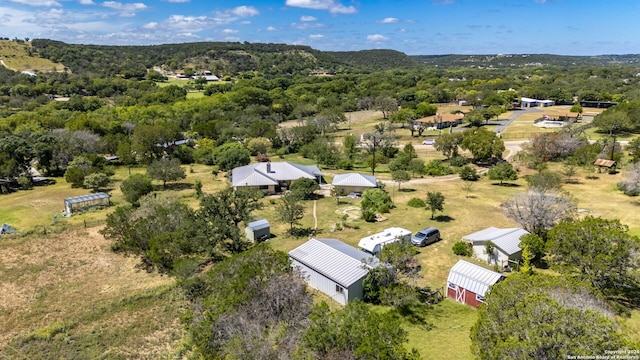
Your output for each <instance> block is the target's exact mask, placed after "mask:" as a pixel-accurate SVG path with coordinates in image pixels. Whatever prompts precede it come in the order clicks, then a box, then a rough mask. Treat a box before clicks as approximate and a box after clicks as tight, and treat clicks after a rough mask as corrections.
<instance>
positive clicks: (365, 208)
mask: <svg viewBox="0 0 640 360" xmlns="http://www.w3.org/2000/svg"><path fill="white" fill-rule="evenodd" d="M392 207H393V201H392V200H391V196H389V193H388V192H386V191H384V190H382V189H378V188H377V189H366V190H365V191H364V192H363V193H362V200H361V201H360V209H361V210H362V214H363V217H365V216H364V214H365V213H367V214H373V216H374V217H375V214H376V213H387V212H389V210H391V208H392ZM366 219H367V218H366V217H365V220H366ZM370 221H372V220H370Z"/></svg>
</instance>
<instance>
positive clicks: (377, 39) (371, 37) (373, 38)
mask: <svg viewBox="0 0 640 360" xmlns="http://www.w3.org/2000/svg"><path fill="white" fill-rule="evenodd" d="M387 40H389V38H388V37H386V36H384V35H380V34H373V35H367V41H371V42H382V41H387Z"/></svg>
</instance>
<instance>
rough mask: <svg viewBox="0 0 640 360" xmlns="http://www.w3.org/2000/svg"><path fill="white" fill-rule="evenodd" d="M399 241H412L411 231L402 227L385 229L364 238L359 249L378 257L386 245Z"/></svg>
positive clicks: (359, 243)
mask: <svg viewBox="0 0 640 360" xmlns="http://www.w3.org/2000/svg"><path fill="white" fill-rule="evenodd" d="M398 241H407V242H408V241H411V231H409V230H407V229H403V228H401V227H392V228H388V229H385V230H383V231H381V232H379V233H377V234H373V235H370V236H366V237H363V238H362V239H360V242H358V247H359V248H360V249H362V250H364V251H366V252H368V253H370V254H372V255H378V253H380V251H381V250H382V248H383V247H384V246H385V245H388V244H392V243H394V242H398Z"/></svg>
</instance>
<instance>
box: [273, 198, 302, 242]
mask: <svg viewBox="0 0 640 360" xmlns="http://www.w3.org/2000/svg"><path fill="white" fill-rule="evenodd" d="M276 216H277V218H278V220H280V221H281V222H283V223H285V224H289V233H293V226H294V225H298V224H300V220H302V218H303V217H304V206H303V205H302V203H301V198H300V195H299V194H297V193H295V192H289V193H287V194H285V195H283V196H282V197H281V198H280V201H279V202H278V203H277V204H276Z"/></svg>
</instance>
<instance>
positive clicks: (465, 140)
mask: <svg viewBox="0 0 640 360" xmlns="http://www.w3.org/2000/svg"><path fill="white" fill-rule="evenodd" d="M460 146H461V147H462V149H465V150H469V151H470V152H471V154H472V156H473V160H474V161H476V162H487V161H490V160H491V159H501V158H502V153H503V152H504V150H505V147H504V142H503V141H502V139H500V138H499V137H498V136H497V135H496V134H495V133H494V132H492V131H489V130H486V129H485V128H471V129H468V130H465V131H464V132H463V133H462V142H461V144H460Z"/></svg>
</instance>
